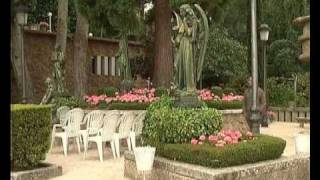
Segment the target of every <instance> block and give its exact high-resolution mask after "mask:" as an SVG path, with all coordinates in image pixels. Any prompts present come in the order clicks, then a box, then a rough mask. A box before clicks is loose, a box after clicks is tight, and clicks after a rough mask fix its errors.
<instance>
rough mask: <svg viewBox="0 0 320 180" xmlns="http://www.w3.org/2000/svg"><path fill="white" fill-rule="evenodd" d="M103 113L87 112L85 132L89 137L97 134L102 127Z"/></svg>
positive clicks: (97, 111)
mask: <svg viewBox="0 0 320 180" xmlns="http://www.w3.org/2000/svg"><path fill="white" fill-rule="evenodd" d="M103 116H104V112H103V111H100V110H94V111H91V112H89V113H88V114H87V115H86V116H85V122H87V131H88V134H89V135H93V134H97V133H98V131H99V129H100V128H101V126H102V125H103Z"/></svg>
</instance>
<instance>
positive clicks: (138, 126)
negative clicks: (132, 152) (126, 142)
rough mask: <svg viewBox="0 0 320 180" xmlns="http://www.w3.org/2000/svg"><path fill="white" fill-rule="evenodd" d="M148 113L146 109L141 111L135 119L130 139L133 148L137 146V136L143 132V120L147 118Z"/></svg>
mask: <svg viewBox="0 0 320 180" xmlns="http://www.w3.org/2000/svg"><path fill="white" fill-rule="evenodd" d="M146 114H147V112H146V111H144V112H141V113H139V114H138V115H137V117H136V118H135V119H134V122H133V126H132V130H131V131H130V140H131V145H132V149H134V148H136V137H138V136H140V135H141V134H142V128H143V120H144V119H145V117H146Z"/></svg>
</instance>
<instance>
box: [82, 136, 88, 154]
mask: <svg viewBox="0 0 320 180" xmlns="http://www.w3.org/2000/svg"><path fill="white" fill-rule="evenodd" d="M83 146H84V153H83V159H86V156H87V151H88V138H87V136H86V135H84V136H83Z"/></svg>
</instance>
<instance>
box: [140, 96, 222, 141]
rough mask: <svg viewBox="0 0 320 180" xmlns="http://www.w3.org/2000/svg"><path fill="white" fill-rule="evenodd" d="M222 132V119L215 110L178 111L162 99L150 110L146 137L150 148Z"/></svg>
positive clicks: (146, 122)
mask: <svg viewBox="0 0 320 180" xmlns="http://www.w3.org/2000/svg"><path fill="white" fill-rule="evenodd" d="M221 128H222V115H221V113H220V112H219V111H217V110H216V109H209V108H201V109H191V108H190V109H185V108H175V107H173V105H172V101H171V99H170V98H169V97H162V98H161V100H160V101H159V102H156V103H153V104H151V105H150V106H149V107H148V109H147V114H146V119H145V121H144V127H143V137H144V138H145V140H146V142H147V143H148V144H156V143H184V142H190V140H191V138H192V137H195V136H200V135H202V134H212V133H215V132H218V131H219V130H220V129H221Z"/></svg>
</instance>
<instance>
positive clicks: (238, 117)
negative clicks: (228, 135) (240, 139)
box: [220, 109, 250, 133]
mask: <svg viewBox="0 0 320 180" xmlns="http://www.w3.org/2000/svg"><path fill="white" fill-rule="evenodd" d="M220 112H222V120H223V125H222V129H232V130H239V131H240V132H242V133H246V132H247V131H249V130H250V128H249V125H248V122H247V120H246V118H245V116H244V114H243V113H242V109H230V110H221V111H220Z"/></svg>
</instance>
